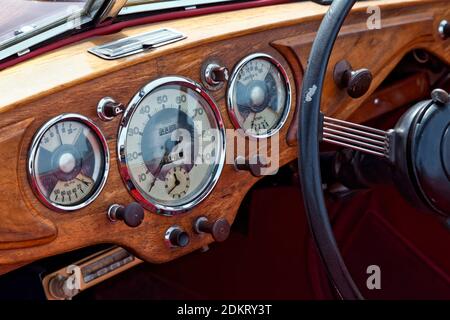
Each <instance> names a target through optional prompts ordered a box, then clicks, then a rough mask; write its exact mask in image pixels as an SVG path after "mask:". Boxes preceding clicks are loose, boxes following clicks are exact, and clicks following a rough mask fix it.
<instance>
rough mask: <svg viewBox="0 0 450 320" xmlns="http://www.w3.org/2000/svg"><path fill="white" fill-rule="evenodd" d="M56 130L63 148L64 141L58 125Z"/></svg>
mask: <svg viewBox="0 0 450 320" xmlns="http://www.w3.org/2000/svg"><path fill="white" fill-rule="evenodd" d="M55 128H56V133H57V134H58V137H59V143H60V145H61V146H62V145H63V141H62V138H61V133H60V132H59V129H58V124H57V125H56V126H55Z"/></svg>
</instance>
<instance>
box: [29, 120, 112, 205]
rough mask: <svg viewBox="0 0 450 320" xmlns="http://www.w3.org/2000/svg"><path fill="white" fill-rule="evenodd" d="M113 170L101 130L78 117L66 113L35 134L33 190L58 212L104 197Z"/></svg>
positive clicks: (31, 168)
mask: <svg viewBox="0 0 450 320" xmlns="http://www.w3.org/2000/svg"><path fill="white" fill-rule="evenodd" d="M108 171H109V151H108V146H107V144H106V141H105V138H104V137H103V135H102V134H101V132H100V130H99V129H98V128H97V127H96V126H95V125H94V123H92V122H91V121H90V120H89V119H87V118H85V117H83V116H81V115H78V114H63V115H60V116H58V117H56V118H53V119H52V120H50V121H49V122H47V123H46V124H45V125H44V126H43V127H42V128H41V129H40V130H39V131H38V132H37V133H36V135H35V137H34V139H33V142H32V145H31V149H30V152H29V155H28V174H29V178H30V183H31V187H32V189H33V190H34V192H35V193H36V195H37V196H38V198H39V199H40V200H41V201H42V202H43V203H44V204H45V205H46V206H48V207H49V208H51V209H54V210H57V211H72V210H77V209H81V208H83V207H85V206H87V205H88V204H89V203H91V202H92V201H94V199H95V198H96V197H97V196H98V195H99V194H100V192H101V190H102V188H103V186H104V185H105V183H106V179H107V176H108Z"/></svg>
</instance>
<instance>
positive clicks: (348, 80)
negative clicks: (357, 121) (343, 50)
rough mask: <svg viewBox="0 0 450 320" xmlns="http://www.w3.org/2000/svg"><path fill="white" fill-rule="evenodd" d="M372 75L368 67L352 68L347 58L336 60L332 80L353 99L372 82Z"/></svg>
mask: <svg viewBox="0 0 450 320" xmlns="http://www.w3.org/2000/svg"><path fill="white" fill-rule="evenodd" d="M372 80H373V76H372V73H371V72H370V71H369V70H368V69H359V70H353V68H352V66H351V65H350V63H349V62H348V61H347V60H342V61H340V62H338V63H337V64H336V66H335V68H334V82H335V83H336V85H337V86H338V87H339V88H341V89H347V93H348V95H349V96H350V97H352V98H353V99H357V98H361V97H362V96H363V95H365V94H366V93H367V92H368V91H369V88H370V85H371V84H372Z"/></svg>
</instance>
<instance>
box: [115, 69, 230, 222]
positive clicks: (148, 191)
mask: <svg viewBox="0 0 450 320" xmlns="http://www.w3.org/2000/svg"><path fill="white" fill-rule="evenodd" d="M118 152H119V155H120V157H119V164H120V168H121V170H120V172H121V175H122V178H123V180H124V182H125V184H126V186H127V188H128V189H129V190H130V193H131V194H132V195H133V197H134V198H135V199H136V200H138V201H139V202H140V203H141V204H142V205H143V206H144V207H146V208H147V209H149V210H151V211H153V212H156V213H161V214H167V215H171V214H176V213H180V212H184V211H186V210H188V209H190V208H192V207H194V206H195V205H197V204H198V203H199V202H200V201H202V200H203V199H204V198H205V197H206V196H207V195H208V194H209V192H211V190H212V188H213V187H214V185H215V184H216V182H217V180H218V178H219V176H220V173H221V171H222V167H223V162H224V159H225V132H224V127H223V122H222V119H221V117H220V113H219V111H218V108H217V106H216V104H215V103H214V101H213V100H212V99H211V98H210V97H209V96H208V94H207V93H206V92H205V91H204V90H203V89H202V88H201V87H200V85H199V84H197V83H195V82H193V81H191V80H189V79H186V78H183V77H165V78H160V79H157V80H155V81H152V82H150V83H149V84H147V85H146V86H144V87H143V88H142V89H141V90H140V91H139V93H137V94H136V96H135V97H134V98H133V99H132V100H131V102H130V104H129V106H128V108H127V110H126V111H125V114H124V117H123V120H122V123H121V126H120V129H119V137H118Z"/></svg>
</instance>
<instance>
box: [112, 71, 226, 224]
mask: <svg viewBox="0 0 450 320" xmlns="http://www.w3.org/2000/svg"><path fill="white" fill-rule="evenodd" d="M173 84H175V85H180V86H185V87H187V88H190V89H192V90H194V91H195V92H197V93H198V94H199V95H200V96H201V98H203V99H205V100H206V102H207V104H208V105H209V106H210V108H211V110H212V111H213V114H214V116H215V119H216V123H217V127H218V129H219V131H220V136H221V139H222V141H221V143H220V144H221V148H220V150H219V151H220V155H219V156H218V157H217V160H218V163H216V164H215V166H216V168H215V170H214V173H213V174H212V176H211V178H210V180H209V182H208V183H207V184H206V185H205V186H203V190H201V191H200V193H199V195H198V196H197V198H195V199H194V200H192V201H189V202H187V203H185V204H181V205H177V206H167V205H162V204H159V203H157V202H156V201H151V200H149V199H147V198H146V196H145V195H144V194H142V193H141V192H140V191H139V189H138V188H137V187H136V185H135V184H134V182H133V180H132V179H131V174H130V172H129V170H128V165H127V160H126V152H125V150H126V140H127V132H128V127H129V124H130V121H131V119H132V117H133V114H134V112H135V111H136V109H137V107H138V106H139V105H140V103H141V102H142V101H143V100H144V98H145V97H146V96H147V95H149V94H150V93H152V92H153V91H154V90H155V89H157V88H159V87H162V86H166V85H173ZM225 150H226V137H225V126H224V123H223V120H222V116H221V115H220V111H219V108H218V106H217V104H216V103H215V102H214V100H213V99H212V98H211V97H210V96H209V94H208V93H207V92H206V91H205V90H204V89H203V88H202V87H201V86H200V85H199V84H198V83H196V82H194V81H193V80H190V79H188V78H184V77H180V76H168V77H163V78H159V79H156V80H153V81H151V82H149V83H148V84H146V85H145V86H144V87H143V88H141V89H140V90H139V91H138V92H137V93H136V95H135V96H134V97H133V98H132V99H131V101H130V103H129V104H128V106H127V109H126V110H125V113H124V115H123V118H122V121H121V123H120V127H119V133H118V137H117V155H118V157H117V159H118V163H119V170H120V175H121V176H122V180H123V182H124V184H125V186H126V187H127V189H128V191H129V192H130V194H131V195H132V196H133V197H134V198H135V199H136V200H137V201H138V202H140V203H141V204H142V205H143V206H144V207H145V208H146V209H147V210H150V211H152V212H154V213H159V214H163V215H168V216H172V215H175V214H179V213H183V212H186V211H188V210H190V209H192V208H193V207H195V206H196V205H198V204H199V203H200V202H202V201H203V200H204V199H205V198H206V197H207V196H208V195H209V194H210V193H211V191H212V190H213V189H214V187H215V186H216V184H217V182H218V181H219V177H220V174H221V173H222V169H223V166H224V163H225Z"/></svg>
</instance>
